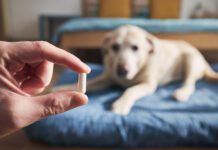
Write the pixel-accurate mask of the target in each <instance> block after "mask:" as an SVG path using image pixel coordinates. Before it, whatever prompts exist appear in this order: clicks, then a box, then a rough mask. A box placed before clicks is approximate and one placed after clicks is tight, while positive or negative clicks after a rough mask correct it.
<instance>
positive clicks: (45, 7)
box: [0, 0, 218, 40]
mask: <svg viewBox="0 0 218 150" xmlns="http://www.w3.org/2000/svg"><path fill="white" fill-rule="evenodd" d="M102 1H103V3H104V1H106V0H102ZM122 1H124V3H129V1H130V0H121V3H123V2H122ZM151 1H152V0H151ZM166 1H169V0H166ZM0 3H1V7H2V9H1V12H0V19H1V23H0V27H1V30H3V31H4V36H5V39H7V40H8V39H10V40H30V39H31V40H37V39H40V37H39V33H40V32H42V31H40V23H42V24H44V22H43V21H44V20H43V21H42V22H40V21H41V20H40V18H43V17H45V18H46V19H45V21H46V22H48V23H51V24H53V23H54V22H59V21H60V20H61V21H62V20H63V21H64V20H65V19H66V18H68V17H69V18H70V17H110V15H109V14H107V12H104V11H107V10H104V8H101V6H100V4H99V2H98V0H61V1H60V0H37V1H34V0H0ZM106 3H107V2H106ZM110 3H116V1H114V0H112V1H111V2H110ZM131 3H132V4H131V6H124V5H123V6H120V7H119V9H120V10H121V9H122V7H123V8H125V9H126V10H122V11H121V12H117V17H125V18H132V17H141V18H181V19H187V18H193V17H195V18H217V15H218V1H217V0H191V1H190V0H173V1H172V2H170V3H169V4H167V5H168V6H167V7H168V8H162V9H166V10H165V12H163V11H161V10H160V8H161V7H164V6H163V5H164V4H166V3H167V2H165V1H164V2H162V1H161V0H159V1H158V0H154V2H153V3H154V6H149V1H148V0H134V1H132V2H131ZM151 3H152V2H151ZM103 5H104V4H103ZM118 5H119V4H118ZM121 5H122V4H121ZM127 5H128V4H127ZM169 5H172V6H169ZM173 5H175V6H176V7H174V10H168V11H167V9H170V8H171V7H173ZM102 7H104V6H102ZM130 7H131V8H130ZM154 7H157V8H154ZM176 8H179V9H176ZM108 9H113V8H108ZM114 9H116V8H114ZM158 9H159V10H158ZM149 10H150V11H149ZM108 11H109V12H110V10H108ZM111 11H112V10H111ZM158 11H159V12H158ZM109 12H108V13H109ZM114 13H115V14H112V15H111V16H112V17H116V12H114ZM54 24H55V23H54ZM50 28H53V26H49V29H50ZM49 29H48V30H49ZM41 30H42V29H41ZM44 32H45V31H44ZM1 34H2V32H1ZM1 37H2V35H1Z"/></svg>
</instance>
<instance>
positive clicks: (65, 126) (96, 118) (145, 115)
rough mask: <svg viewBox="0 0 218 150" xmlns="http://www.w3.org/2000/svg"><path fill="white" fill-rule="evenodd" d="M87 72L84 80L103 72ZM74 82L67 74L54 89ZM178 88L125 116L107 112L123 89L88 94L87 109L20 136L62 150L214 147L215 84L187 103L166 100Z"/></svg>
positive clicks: (217, 120)
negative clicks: (65, 149)
mask: <svg viewBox="0 0 218 150" xmlns="http://www.w3.org/2000/svg"><path fill="white" fill-rule="evenodd" d="M91 68H92V70H93V71H92V73H91V74H90V76H89V78H92V77H94V76H96V75H98V74H100V73H101V72H102V67H101V66H99V65H91ZM214 68H216V70H218V64H217V65H214ZM74 81H76V75H75V74H74V73H73V72H71V71H69V70H66V71H65V72H64V73H63V75H62V76H61V78H60V80H59V81H58V83H57V84H58V85H61V84H65V83H69V82H74ZM180 84H181V83H174V84H170V85H167V86H165V87H160V88H159V89H158V90H157V92H156V93H155V94H153V95H150V96H147V97H144V98H142V99H141V100H139V101H137V102H136V104H135V105H134V107H133V109H132V111H131V113H130V114H129V115H127V116H120V115H117V114H114V113H112V112H111V111H110V107H111V104H112V103H113V102H114V100H115V99H117V98H118V97H119V96H120V95H121V94H122V92H123V90H124V89H122V88H119V87H113V88H111V89H107V90H102V91H97V92H92V93H88V96H89V104H88V105H86V106H82V107H79V108H76V109H73V110H70V111H68V112H66V113H63V114H59V115H55V116H51V117H48V118H46V119H43V120H41V121H38V122H36V123H34V124H32V125H30V126H29V127H27V128H26V129H25V131H26V133H27V135H28V137H29V138H31V139H33V140H37V141H42V142H46V143H49V144H51V145H61V146H90V147H179V146H183V147H187V146H198V147H199V146H218V84H211V83H210V84H209V83H206V82H205V81H199V82H198V83H197V89H196V92H195V93H194V95H193V96H192V97H191V99H190V100H189V101H188V102H186V103H179V102H176V101H174V100H173V99H171V97H170V96H171V94H172V92H173V91H174V90H175V89H176V88H178V87H179V86H180Z"/></svg>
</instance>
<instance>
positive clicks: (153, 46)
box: [145, 32, 156, 54]
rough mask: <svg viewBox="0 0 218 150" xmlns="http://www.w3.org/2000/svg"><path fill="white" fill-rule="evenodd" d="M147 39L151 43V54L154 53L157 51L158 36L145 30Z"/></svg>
mask: <svg viewBox="0 0 218 150" xmlns="http://www.w3.org/2000/svg"><path fill="white" fill-rule="evenodd" d="M145 40H146V41H147V42H148V43H149V44H150V50H149V54H153V53H154V52H155V41H156V37H155V36H153V35H152V34H150V33H148V32H145Z"/></svg>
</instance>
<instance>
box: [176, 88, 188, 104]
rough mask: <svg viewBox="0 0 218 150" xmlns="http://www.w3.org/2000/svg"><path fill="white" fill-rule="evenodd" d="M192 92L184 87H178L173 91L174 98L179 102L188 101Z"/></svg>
mask: <svg viewBox="0 0 218 150" xmlns="http://www.w3.org/2000/svg"><path fill="white" fill-rule="evenodd" d="M190 95H191V93H190V92H188V91H187V90H184V89H178V90H176V91H175V92H174V93H173V98H174V99H175V100H177V101H179V102H186V101H188V99H189V97H190Z"/></svg>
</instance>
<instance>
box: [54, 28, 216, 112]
mask: <svg viewBox="0 0 218 150" xmlns="http://www.w3.org/2000/svg"><path fill="white" fill-rule="evenodd" d="M103 56H104V57H103V58H104V59H103V60H104V67H105V69H104V72H103V73H102V74H101V75H100V76H98V77H96V78H94V79H92V80H90V81H88V86H87V87H88V89H87V90H88V91H94V90H100V89H101V90H102V89H105V88H108V87H110V86H112V85H113V84H117V85H120V86H122V87H125V88H126V90H125V92H124V93H123V94H122V96H121V97H119V98H118V99H117V100H116V101H115V102H114V103H113V105H112V111H113V112H115V113H117V114H122V115H126V114H128V113H129V112H130V110H131V108H132V106H133V105H134V103H135V101H136V100H138V99H140V98H141V97H143V96H147V95H150V94H152V93H154V92H155V90H156V89H157V87H158V86H159V85H164V84H168V83H170V82H172V81H176V80H183V85H182V86H181V87H180V88H179V89H177V90H176V91H175V92H174V93H173V95H172V96H173V97H174V98H175V99H176V100H177V101H180V102H185V101H187V100H188V99H189V97H190V96H191V94H192V93H193V92H194V90H195V83H196V81H197V80H199V79H202V78H206V79H209V80H212V81H218V74H217V73H215V72H214V71H213V70H212V69H211V67H210V66H209V64H208V63H207V62H206V60H205V59H204V58H203V56H202V55H201V54H200V52H199V51H198V50H197V49H196V48H194V47H193V46H191V45H190V44H188V43H186V42H184V41H172V40H162V39H158V38H156V37H155V36H153V35H151V34H150V33H148V32H146V31H144V30H143V29H141V28H139V27H136V26H130V25H126V26H121V27H119V28H118V29H116V30H114V31H112V32H110V33H108V34H107V35H106V37H105V40H104V43H103ZM73 86H74V87H75V85H67V86H61V87H57V88H56V90H60V89H72V87H73Z"/></svg>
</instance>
